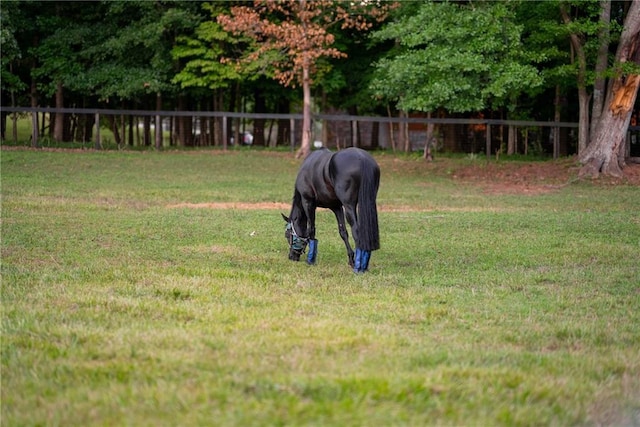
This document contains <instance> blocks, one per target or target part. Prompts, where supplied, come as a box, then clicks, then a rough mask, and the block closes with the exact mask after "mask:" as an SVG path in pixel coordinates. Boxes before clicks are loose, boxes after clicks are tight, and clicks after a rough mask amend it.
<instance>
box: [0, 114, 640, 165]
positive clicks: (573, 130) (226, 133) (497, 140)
mask: <svg viewBox="0 0 640 427" xmlns="http://www.w3.org/2000/svg"><path fill="white" fill-rule="evenodd" d="M0 111H2V114H3V116H6V115H8V114H9V113H20V114H27V115H31V122H32V126H31V144H32V145H33V146H38V141H39V138H40V135H39V132H40V126H39V124H40V123H39V121H38V116H39V114H49V115H51V114H70V115H76V116H80V115H83V116H85V117H86V116H92V117H93V120H92V126H93V127H92V129H93V132H92V138H91V139H92V142H93V145H94V147H95V148H96V149H101V148H102V146H103V144H102V138H101V134H100V127H101V126H100V123H101V118H103V117H109V116H111V117H117V116H120V117H125V116H129V117H142V118H145V117H146V118H147V119H146V120H147V122H149V121H151V120H153V123H156V124H157V123H163V121H164V120H165V119H166V118H167V117H169V118H172V120H175V119H176V118H179V117H183V118H184V117H187V118H188V117H191V118H192V119H191V120H192V121H198V120H202V119H206V118H215V119H217V123H219V126H218V127H219V129H218V130H217V131H218V132H219V134H220V139H221V144H220V145H221V146H222V147H223V148H225V149H226V148H227V144H228V143H230V142H231V135H235V136H236V137H237V136H238V135H239V127H238V125H237V124H236V126H233V125H230V123H233V121H234V120H235V121H236V123H238V122H240V121H242V122H248V123H251V122H253V121H255V120H265V121H278V122H279V123H283V122H285V123H287V124H288V127H289V135H288V139H289V143H290V146H291V149H292V150H293V149H294V147H295V146H296V141H297V140H299V138H300V137H299V135H300V134H301V132H300V131H301V129H300V127H301V122H302V114H271V113H268V114H255V113H235V112H220V111H143V110H108V109H93V108H46V107H37V108H31V107H1V110H0ZM3 120H4V117H3ZM312 120H313V121H314V122H317V123H324V124H327V125H331V126H333V127H334V128H335V129H337V130H336V131H335V132H334V134H335V135H338V136H334V140H330V141H323V142H324V144H326V145H338V146H347V145H354V146H364V147H367V146H370V144H366V143H363V141H359V140H358V139H359V137H358V135H362V134H363V133H364V132H363V131H361V130H362V129H364V128H366V127H367V126H368V127H369V129H374V130H375V129H383V128H386V129H387V130H386V131H385V132H386V133H387V134H388V136H389V137H390V138H391V141H393V137H394V133H395V132H397V129H398V128H399V127H400V125H402V124H404V125H405V126H407V128H411V129H413V130H414V131H415V130H416V129H419V128H420V127H422V128H424V129H426V126H427V125H428V124H433V125H435V126H436V127H438V128H440V129H446V128H447V127H449V128H453V129H457V131H455V132H453V134H454V136H453V138H455V135H463V134H464V132H467V133H471V132H473V133H474V134H478V133H480V134H484V135H481V136H480V140H481V142H480V145H479V146H478V147H476V145H475V143H474V145H473V146H465V147H464V149H463V150H461V151H474V150H475V149H478V151H480V150H481V149H482V151H484V153H485V154H486V155H487V156H491V155H494V154H495V153H496V151H498V150H501V149H502V148H501V147H503V144H504V141H505V134H506V132H505V129H507V128H510V129H520V130H521V131H524V130H526V131H527V132H528V131H530V130H532V131H533V132H534V133H536V132H537V133H538V134H539V135H540V134H542V133H544V135H545V137H544V139H545V143H546V145H547V146H549V148H551V150H552V154H553V157H554V158H556V157H558V156H560V155H561V154H562V153H561V149H560V148H561V136H560V135H561V133H564V134H572V135H573V136H572V138H575V137H577V128H578V124H577V123H569V122H542V121H520V120H496V119H468V118H467V119H460V118H426V117H375V116H352V115H334V114H314V115H313V117H312ZM230 126H233V127H234V128H235V129H234V130H233V131H232V129H230ZM461 129H463V130H464V131H463V130H461ZM638 131H640V127H635V126H634V127H631V128H630V134H633V135H637V134H638ZM371 132H373V131H371V130H370V131H369V133H371ZM153 133H154V145H155V146H156V147H157V148H161V147H162V146H163V136H162V126H154V131H153ZM378 133H380V131H378ZM523 134H524V132H523ZM340 135H341V136H340ZM527 135H528V134H527ZM376 138H377V136H376ZM482 139H483V140H484V141H482ZM639 139H640V138H639ZM234 140H235V141H237V139H235V138H234ZM376 140H377V139H376ZM639 142H640V141H635V139H634V140H633V141H632V143H633V144H638V143H639ZM482 143H483V145H484V147H482ZM383 145H387V146H388V144H383ZM418 145H420V143H418ZM422 145H423V146H424V141H423V142H422ZM629 145H630V144H628V148H627V151H629ZM638 146H639V147H640V144H638ZM414 148H415V147H414ZM551 150H550V151H551ZM452 151H455V147H454V148H453V149H452ZM565 154H566V153H565Z"/></svg>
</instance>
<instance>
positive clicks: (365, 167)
mask: <svg viewBox="0 0 640 427" xmlns="http://www.w3.org/2000/svg"><path fill="white" fill-rule="evenodd" d="M329 171H330V174H331V178H332V180H333V181H334V182H338V181H341V180H353V179H355V180H356V181H357V184H359V183H360V177H361V176H362V173H363V172H364V171H366V172H371V174H372V176H373V177H374V179H375V180H376V181H377V180H379V179H380V167H379V166H378V164H377V163H376V161H375V160H374V158H373V156H371V154H369V153H367V152H366V151H364V150H363V149H361V148H356V147H349V148H346V149H344V150H342V151H338V152H337V153H335V154H334V155H333V157H332V158H331V164H330V167H329Z"/></svg>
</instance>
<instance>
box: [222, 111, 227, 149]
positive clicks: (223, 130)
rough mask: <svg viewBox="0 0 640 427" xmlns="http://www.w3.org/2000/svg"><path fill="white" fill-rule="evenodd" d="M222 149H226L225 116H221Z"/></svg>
mask: <svg viewBox="0 0 640 427" xmlns="http://www.w3.org/2000/svg"><path fill="white" fill-rule="evenodd" d="M222 149H223V150H225V151H226V150H227V116H222Z"/></svg>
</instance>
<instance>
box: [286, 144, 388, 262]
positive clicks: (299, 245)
mask: <svg viewBox="0 0 640 427" xmlns="http://www.w3.org/2000/svg"><path fill="white" fill-rule="evenodd" d="M379 184H380V168H379V167H378V164H377V163H376V161H375V160H374V159H373V157H371V155H370V154H369V153H367V152H366V151H364V150H361V149H359V148H347V149H345V150H342V151H338V152H337V153H332V152H331V151H329V150H327V149H321V150H317V151H314V152H313V153H311V154H310V155H309V156H308V157H307V158H306V159H305V161H304V162H303V163H302V166H301V167H300V171H299V172H298V177H297V178H296V185H295V191H294V192H293V204H292V206H291V213H290V214H289V217H286V216H285V215H284V214H282V217H283V218H284V220H285V221H286V222H287V227H286V231H285V237H286V238H287V241H288V242H289V259H290V260H293V261H299V260H300V255H301V254H302V253H304V251H305V248H306V246H307V244H308V245H309V253H308V255H307V263H309V264H315V262H316V256H317V253H318V252H317V250H318V241H317V240H316V208H327V209H331V210H332V211H333V213H334V214H335V216H336V219H337V220H338V231H339V232H340V237H342V240H343V241H344V244H345V246H346V248H347V255H348V257H349V265H350V266H351V267H353V271H355V272H356V273H362V272H365V271H366V270H367V268H368V267H369V259H370V257H371V251H374V250H376V249H380V233H379V231H378V211H377V209H376V196H377V194H378V186H379ZM345 217H346V219H347V222H348V223H349V225H350V226H351V232H352V234H353V239H354V240H355V244H356V252H355V257H354V252H353V250H352V249H351V245H350V244H349V234H348V233H347V228H346V227H345V222H344V220H345Z"/></svg>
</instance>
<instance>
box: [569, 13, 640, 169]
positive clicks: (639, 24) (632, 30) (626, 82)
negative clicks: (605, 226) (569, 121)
mask: <svg viewBox="0 0 640 427" xmlns="http://www.w3.org/2000/svg"><path fill="white" fill-rule="evenodd" d="M629 61H631V62H634V63H635V64H636V65H640V2H637V1H634V2H632V3H631V6H630V8H629V11H628V12H627V16H626V18H625V22H624V27H623V30H622V34H621V35H620V41H619V43H618V50H617V52H616V61H615V64H623V63H625V62H629ZM639 86H640V75H637V74H628V75H624V74H622V72H621V71H620V70H618V74H617V75H616V77H615V78H614V79H612V82H611V83H610V85H609V87H610V89H609V91H608V94H607V101H606V102H605V105H606V106H607V108H605V109H604V111H603V112H602V116H601V118H600V121H599V123H598V125H597V127H596V132H595V133H594V134H593V136H592V139H591V144H589V146H588V147H587V149H586V150H585V151H584V153H581V154H580V162H581V163H582V164H583V166H582V168H581V169H580V176H591V177H597V176H598V175H599V174H600V173H603V174H605V175H610V176H614V177H621V176H622V165H621V164H620V162H619V161H618V154H619V151H620V148H621V147H622V146H623V145H624V138H625V136H626V133H627V129H628V127H629V122H630V121H631V114H632V112H633V106H634V104H635V101H636V97H637V94H638V87H639Z"/></svg>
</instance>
